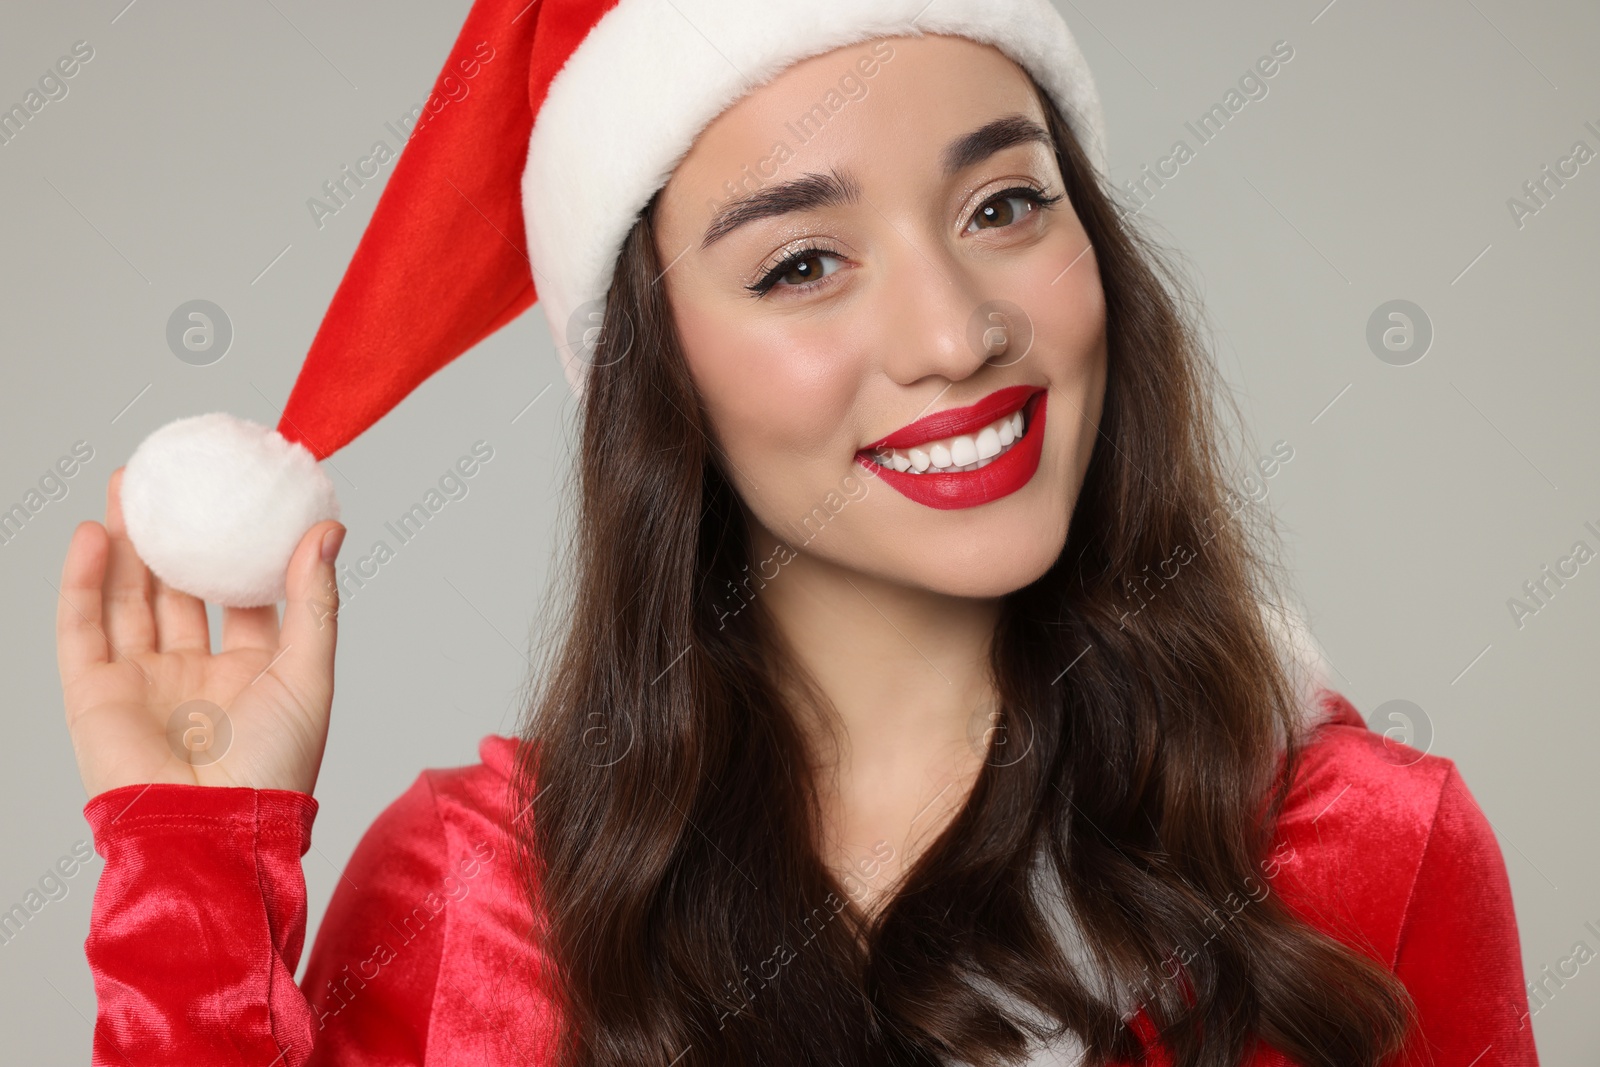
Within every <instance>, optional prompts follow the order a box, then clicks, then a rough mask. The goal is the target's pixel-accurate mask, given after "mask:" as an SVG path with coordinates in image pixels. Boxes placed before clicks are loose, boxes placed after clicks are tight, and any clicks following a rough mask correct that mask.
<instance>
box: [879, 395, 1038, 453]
mask: <svg viewBox="0 0 1600 1067" xmlns="http://www.w3.org/2000/svg"><path fill="white" fill-rule="evenodd" d="M1042 392H1044V389H1043V388H1042V387H1041V386H1037V385H1008V386H1006V387H1005V388H1004V389H996V390H995V391H994V392H992V393H990V394H989V395H988V396H986V397H984V398H983V399H982V400H980V401H978V402H977V403H976V404H971V405H969V406H967V407H964V408H951V409H950V410H948V411H936V412H934V413H933V414H932V415H926V416H924V417H923V418H920V419H918V420H917V421H916V422H913V423H910V424H908V425H906V426H902V427H900V429H898V430H896V431H895V432H894V433H892V434H890V435H889V436H888V437H885V438H883V439H882V440H879V441H874V442H872V444H870V445H868V446H867V447H866V448H865V449H864V450H863V451H866V452H874V451H877V450H878V449H883V448H910V447H912V446H913V445H920V444H922V443H924V442H926V441H936V440H938V439H939V438H941V437H956V436H958V435H960V434H964V433H971V432H972V431H974V430H979V429H982V428H983V427H985V426H987V425H989V423H991V422H994V421H996V420H998V419H1002V418H1004V417H1005V416H1007V415H1010V414H1011V413H1012V412H1015V411H1020V410H1021V409H1022V407H1023V405H1024V404H1026V403H1027V402H1028V401H1029V400H1031V399H1032V398H1033V397H1034V396H1035V395H1036V394H1038V393H1042Z"/></svg>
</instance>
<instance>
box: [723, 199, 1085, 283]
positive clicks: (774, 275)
mask: <svg viewBox="0 0 1600 1067" xmlns="http://www.w3.org/2000/svg"><path fill="white" fill-rule="evenodd" d="M1017 198H1021V199H1025V200H1027V201H1028V202H1029V203H1031V204H1033V205H1034V207H1035V208H1039V209H1043V208H1049V207H1053V206H1054V205H1056V204H1059V203H1060V202H1061V201H1062V200H1063V199H1065V196H1064V194H1062V193H1056V194H1053V195H1052V194H1049V193H1045V192H1044V191H1042V190H1040V189H1035V188H1034V187H1033V186H1031V185H1019V186H1016V187H1014V188H1011V189H1002V190H1001V191H1000V192H998V193H996V194H995V195H994V196H991V197H990V198H989V199H988V200H985V201H984V202H983V204H982V205H980V206H979V208H978V211H980V212H981V211H982V210H983V209H984V208H986V207H988V206H989V205H990V204H994V203H997V202H999V201H1003V200H1012V199H1017ZM973 217H974V218H976V217H977V216H976V215H974V216H973ZM990 228H991V229H1005V228H1006V227H1004V226H1001V227H990ZM819 255H823V256H838V255H839V253H837V252H835V251H834V250H833V249H831V248H821V247H818V246H815V245H813V246H812V247H810V248H803V249H801V250H800V251H798V252H795V253H794V254H793V255H791V256H789V257H787V258H786V259H784V260H783V261H782V262H781V263H779V264H778V265H777V266H775V267H773V268H772V269H771V270H769V271H768V272H767V273H766V274H765V275H764V276H763V277H762V279H761V280H760V281H758V282H756V283H755V284H754V285H747V286H745V288H746V289H748V290H749V291H750V293H751V295H753V296H754V297H755V298H756V299H757V300H759V299H761V298H762V297H764V296H766V295H767V293H769V292H771V291H772V290H773V289H775V288H778V279H779V278H781V277H783V276H784V275H785V274H787V273H789V271H791V270H793V269H794V268H795V266H796V265H797V264H800V263H803V262H805V261H806V260H808V259H810V258H812V257H813V256H819ZM823 277H824V278H826V277H827V276H826V275H824V276H823ZM821 280H822V279H818V280H817V281H810V282H805V283H804V284H801V285H786V286H783V287H782V288H785V289H792V290H796V291H799V292H804V291H806V290H807V289H809V288H811V287H812V286H814V285H816V284H818V283H819V282H820V281H821Z"/></svg>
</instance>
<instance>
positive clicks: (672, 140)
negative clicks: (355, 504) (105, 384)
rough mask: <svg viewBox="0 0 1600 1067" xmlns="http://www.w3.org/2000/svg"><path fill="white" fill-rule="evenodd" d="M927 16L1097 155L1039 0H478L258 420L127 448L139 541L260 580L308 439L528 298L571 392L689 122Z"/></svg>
mask: <svg viewBox="0 0 1600 1067" xmlns="http://www.w3.org/2000/svg"><path fill="white" fill-rule="evenodd" d="M928 33H933V34H948V35H953V36H960V37H965V38H969V39H972V40H976V41H980V42H983V43H986V44H990V45H993V46H994V47H995V48H997V49H999V50H1000V51H1001V52H1002V53H1004V54H1005V55H1007V56H1009V57H1010V58H1011V59H1012V60H1014V61H1015V62H1016V63H1017V64H1018V65H1019V66H1021V67H1022V68H1023V69H1025V70H1027V71H1028V72H1029V73H1030V74H1032V75H1033V77H1034V78H1035V80H1037V81H1038V82H1039V84H1040V85H1041V86H1043V87H1044V89H1045V90H1046V91H1047V92H1048V93H1050V95H1051V96H1052V97H1053V98H1054V101H1055V102H1056V104H1057V105H1058V106H1059V107H1060V108H1061V109H1062V111H1063V113H1064V114H1065V115H1066V117H1067V119H1068V121H1069V123H1071V125H1072V128H1073V131H1074V133H1075V135H1076V136H1077V137H1078V139H1079V140H1080V141H1081V142H1082V144H1083V146H1084V149H1085V151H1086V152H1087V154H1088V157H1089V159H1090V160H1091V162H1092V163H1093V164H1094V166H1095V167H1096V168H1097V169H1098V170H1100V171H1101V172H1102V173H1104V170H1105V147H1104V134H1103V129H1102V126H1103V120H1102V117H1101V109H1100V102H1099V97H1098V95H1097V93H1096V91H1095V87H1094V82H1093V79H1092V78H1091V77H1090V74H1089V70H1088V67H1087V66H1086V65H1085V63H1084V60H1083V56H1082V54H1081V53H1080V52H1079V50H1078V46H1077V43H1076V42H1075V41H1074V40H1073V37H1072V34H1071V32H1070V31H1069V30H1068V29H1067V25H1066V23H1065V22H1064V21H1062V18H1061V15H1060V14H1059V13H1058V12H1057V11H1056V9H1055V7H1054V6H1052V4H1051V3H1050V2H1049V0H810V2H809V3H803V4H754V3H740V2H737V0H533V2H532V3H529V2H527V0H477V2H475V3H474V4H473V6H472V10H471V11H470V12H469V13H468V15H467V20H466V24H465V25H464V26H463V27H462V30H461V34H460V36H459V38H458V39H457V41H456V44H455V47H454V49H453V50H452V51H451V54H450V58H449V60H448V61H447V62H446V63H445V66H444V70H443V71H442V72H441V74H440V76H439V79H438V82H437V83H436V86H435V91H434V93H433V95H432V96H431V97H430V98H429V101H428V104H427V106H426V108H425V112H424V114H423V116H422V117H421V119H420V121H419V123H418V125H417V127H416V129H415V131H414V132H413V134H412V136H411V138H410V140H409V141H408V142H407V144H406V147H405V151H404V153H403V154H402V156H401V158H400V159H399V161H398V162H397V163H396V165H395V169H394V173H393V174H392V175H391V176H390V178H389V183H388V185H387V186H386V187H385V189H384V191H383V195H382V197H380V199H379V201H378V205H377V208H376V210H375V211H374V214H373V216H372V220H371V222H370V223H369V224H368V226H367V229H366V232H365V234H364V235H363V236H362V239H361V243H360V245H359V246H358V247H357V249H356V253H355V256H354V257H353V258H352V259H351V261H350V266H349V268H348V269H347V270H346V272H345V275H344V278H343V280H342V281H341V282H340V284H339V288H338V291H337V292H336V293H335V294H334V298H333V301H332V303H331V304H330V306H329V308H328V312H327V314H326V316H325V317H324V318H323V320H322V325H321V327H320V328H319V329H318V331H317V335H316V338H315V340H314V341H313V342H312V345H311V349H310V351H309V352H308V353H307V355H306V359H305V362H304V364H303V365H302V366H301V368H300V374H299V377H298V378H297V379H296V381H295V384H294V388H293V390H292V391H291V392H290V394H289V399H288V402H287V403H286V404H285V405H284V409H283V413H282V417H281V418H280V419H279V420H278V425H277V428H276V429H270V428H268V427H265V426H261V425H258V424H255V423H252V422H248V421H246V420H243V419H239V418H236V417H234V416H232V415H229V414H227V413H224V412H214V413H211V414H207V415H198V416H193V417H190V418H184V419H178V420H176V421H174V422H171V423H168V424H167V425H165V426H162V427H161V428H159V429H157V430H156V431H155V432H153V433H152V434H151V435H150V436H149V437H148V438H146V439H145V440H144V441H143V442H142V443H141V444H140V445H139V447H138V448H137V449H136V450H135V451H134V454H133V455H132V457H130V459H129V460H128V463H127V467H126V470H125V471H124V474H123V482H122V506H123V511H124V515H125V518H126V522H127V529H128V536H129V538H130V539H131V540H132V542H133V544H134V547H135V548H136V549H137V550H138V552H139V555H140V556H141V557H142V558H143V559H144V561H145V563H146V564H147V565H148V566H149V567H150V569H151V570H152V571H153V572H154V573H155V574H156V575H157V576H159V577H160V578H161V579H162V580H163V581H164V582H166V583H167V584H168V585H170V586H173V587H174V588H177V589H180V590H183V591H185V592H188V593H192V594H194V595H195V596H198V597H201V598H203V599H205V600H209V601H214V602H216V603H219V604H223V605H230V606H235V607H252V606H257V605H262V604H271V603H276V602H278V601H280V600H282V599H283V597H284V577H285V571H286V569H287V567H288V562H289V558H290V556H291V555H292V554H293V551H294V548H295V546H296V544H298V542H299V540H300V538H301V537H302V536H303V535H304V533H305V531H306V530H308V529H310V528H311V527H312V526H313V525H315V524H316V523H318V522H321V521H324V520H326V519H336V518H338V516H339V505H338V501H337V499H336V496H335V493H334V489H333V483H332V481H331V480H330V479H329V478H328V477H327V475H326V473H325V472H324V471H323V470H322V468H321V467H320V466H319V463H318V461H320V460H322V459H324V458H326V457H328V456H329V455H331V454H333V453H334V452H336V451H337V450H338V449H340V448H342V447H344V446H345V445H346V444H348V443H349V442H350V441H352V440H354V439H355V438H356V437H357V436H359V435H360V434H361V433H362V432H363V431H364V430H366V429H367V427H369V426H371V425H373V424H374V423H375V422H377V421H378V420H379V419H380V418H382V417H383V416H384V415H385V414H386V413H387V412H388V411H389V410H390V409H392V408H393V407H394V406H395V405H397V404H398V403H400V401H401V400H403V399H404V398H405V397H406V396H407V395H408V394H409V393H410V392H411V390H413V389H415V388H416V387H417V386H418V385H419V384H421V383H422V381H423V380H424V379H426V378H428V377H429V376H430V375H432V374H433V373H434V372H435V371H437V370H439V369H440V368H441V367H443V366H444V365H445V364H446V363H449V362H450V361H451V360H453V359H454V358H455V357H456V356H458V355H460V354H461V353H462V352H465V351H466V350H467V349H469V348H471V347H472V346H473V345H475V344H477V343H478V342H479V341H481V340H482V339H483V338H485V337H487V336H488V335H489V334H491V333H493V332H495V331H496V330H498V329H499V328H500V327H501V326H504V325H505V324H506V323H508V322H510V321H511V320H512V319H514V318H516V317H517V316H518V315H520V314H521V313H522V312H523V311H524V310H526V309H527V307H528V306H529V305H530V304H532V303H533V302H534V301H535V300H536V299H537V300H538V301H539V302H540V303H541V305H542V306H543V308H544V313H545V317H546V320H547V322H548V323H549V326H550V332H551V334H552V336H553V337H554V339H555V343H556V349H557V351H558V352H559V353H560V355H561V360H562V366H563V370H564V371H565V375H566V378H567V381H568V383H569V384H570V385H571V386H572V388H573V389H574V390H576V391H579V392H581V391H582V389H583V383H584V374H585V370H586V367H587V363H586V362H585V359H584V354H583V352H582V350H581V349H582V345H581V344H579V343H574V340H573V339H572V338H571V337H569V331H571V328H572V324H573V323H574V321H576V322H577V323H578V324H579V325H580V326H581V325H584V324H588V323H592V324H594V325H598V323H599V314H598V312H599V309H600V308H601V307H602V306H603V301H604V298H605V295H606V293H607V291H608V290H609V288H610V282H611V274H612V270H613V268H614V266H615V264H616V261H617V258H618V255H619V254H620V250H621V247H622V242H623V239H624V238H625V237H626V235H627V233H628V231H629V229H630V228H631V227H632V225H633V223H634V221H635V220H636V218H637V217H638V214H639V212H640V211H641V210H642V209H643V208H644V206H645V205H646V204H647V203H648V202H649V200H650V198H651V197H652V196H653V195H654V194H655V193H656V192H657V191H658V190H659V189H660V188H661V187H662V186H664V185H665V184H666V182H667V180H668V178H670V176H671V174H672V172H673V169H674V168H675V167H676V166H677V164H678V162H679V161H680V160H681V159H682V158H683V156H684V154H685V153H687V151H688V150H689V148H690V146H691V145H692V143H693V142H694V140H695V138H696V137H697V136H698V135H699V133H700V131H701V130H703V129H704V128H705V127H706V126H707V125H708V124H709V123H710V122H711V121H712V120H713V119H714V118H716V116H717V115H718V114H719V113H721V112H722V111H723V110H724V109H725V108H727V107H728V106H729V105H730V104H732V103H734V102H735V101H737V100H738V99H739V98H740V97H742V96H743V95H745V94H746V93H748V92H749V91H750V90H752V89H754V88H756V87H758V86H760V85H762V84H764V83H765V82H767V81H770V80H771V79H772V78H773V77H775V76H776V75H777V74H779V73H780V72H782V71H783V70H784V69H786V68H787V67H789V66H791V65H792V64H794V63H795V62H797V61H799V60H802V59H806V58H808V57H810V56H814V55H820V54H822V53H824V52H829V51H832V50H833V49H835V48H840V47H843V46H846V45H849V44H852V43H855V42H858V41H867V40H872V39H875V38H879V37H897V36H916V35H921V34H928ZM467 76H470V78H471V89H470V92H469V93H468V94H467V95H466V96H460V95H459V82H460V81H461V80H462V79H463V78H464V77H467Z"/></svg>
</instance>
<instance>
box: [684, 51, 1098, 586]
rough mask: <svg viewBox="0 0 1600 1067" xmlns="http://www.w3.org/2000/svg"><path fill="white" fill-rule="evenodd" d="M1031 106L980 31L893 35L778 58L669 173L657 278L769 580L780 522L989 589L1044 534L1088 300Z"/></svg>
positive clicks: (1057, 489)
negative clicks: (770, 74) (782, 66)
mask: <svg viewBox="0 0 1600 1067" xmlns="http://www.w3.org/2000/svg"><path fill="white" fill-rule="evenodd" d="M1045 128H1046V127H1045V115H1044V112H1043V110H1042V108H1041V107H1040V105H1039V103H1038V101H1037V100H1036V99H1035V96H1034V93H1033V89H1032V86H1031V85H1030V83H1029V81H1028V79H1027V77H1026V75H1025V74H1024V73H1023V71H1022V69H1021V68H1020V67H1018V66H1016V65H1015V64H1014V63H1013V62H1012V61H1011V60H1010V59H1008V58H1006V57H1005V56H1004V55H1003V54H1002V53H1000V52H999V51H997V50H996V49H993V48H991V47H989V46H987V45H983V44H979V43H976V42H973V41H969V40H966V39H964V38H958V37H949V36H939V35H930V36H925V37H896V38H889V39H881V40H878V41H869V42H864V43H860V44H856V45H851V46H849V47H846V48H841V49H838V50H836V51H833V52H830V53H827V54H825V55H821V56H817V57H813V58H811V59H808V60H805V61H803V62H801V63H798V64H795V65H794V66H792V67H790V68H789V69H788V70H786V71H784V72H783V73H782V74H780V75H779V76H778V77H777V78H776V79H774V80H773V81H771V82H769V83H768V84H766V85H765V86H763V87H761V88H760V89H758V90H756V91H754V92H752V93H751V94H749V95H748V96H746V97H744V98H743V99H741V100H740V101H739V102H738V103H736V104H735V105H734V106H733V107H731V108H729V109H728V110H727V111H725V112H723V113H722V114H721V115H719V116H718V117H717V118H716V119H715V120H714V121H713V122H712V123H711V124H710V125H709V126H707V127H706V129H705V130H704V131H702V133H701V135H700V137H699V138H698V139H697V140H696V142H695V144H694V145H693V147H692V148H691V149H690V151H689V153H688V155H687V156H686V157H685V158H684V160H683V161H682V162H681V163H680V164H679V166H678V168H677V170H676V171H675V172H674V173H673V175H672V178H671V180H670V181H669V182H668V183H667V185H666V187H665V188H664V190H663V192H662V196H661V200H660V203H659V204H658V215H657V231H656V232H657V241H658V246H657V253H658V255H659V257H660V262H661V264H662V265H663V266H664V267H665V272H664V274H663V276H662V279H661V284H664V285H666V286H667V295H668V298H669V300H670V302H671V306H672V309H673V315H674V319H675V322H676V326H677V330H678V334H679V337H680V339H681V341H682V344H683V347H684V352H685V355H686V358H687V360H688V364H689V371H690V374H691V375H692V377H693V379H694V382H695V384H696V386H697V388H698V389H699V391H700V394H701V396H702V397H703V399H704V402H705V405H706V409H707V412H708V415H709V418H710V421H711V427H712V432H713V435H714V437H715V441H714V444H715V447H716V449H717V451H718V453H719V454H720V457H721V459H722V462H723V467H724V469H725V470H726V471H727V472H728V475H729V477H730V479H731V481H732V482H733V484H734V486H735V488H736V489H737V491H738V492H739V494H740V496H741V498H742V499H743V500H744V501H745V503H746V505H747V506H748V507H749V509H750V511H751V513H752V514H753V516H754V517H755V519H756V520H757V522H758V524H759V529H757V530H756V531H755V534H756V537H757V548H758V549H761V550H763V553H762V556H761V557H758V558H760V559H762V560H763V561H768V560H770V562H763V564H762V566H761V567H760V568H759V569H761V570H762V571H763V577H766V578H769V579H770V578H772V577H773V576H774V575H773V573H772V571H773V569H774V568H775V567H776V566H778V565H781V564H782V563H785V562H787V561H788V560H787V558H785V556H784V555H783V552H784V551H785V550H784V549H782V548H780V547H778V545H777V544H776V543H778V542H781V543H782V544H784V545H787V546H788V548H789V549H792V550H793V551H794V552H798V553H805V554H808V555H810V556H812V557H815V558H816V559H819V560H825V561H828V562H831V563H833V564H836V565H838V566H840V567H843V568H846V569H848V570H851V571H855V572H858V573H861V574H864V575H868V576H872V577H875V578H878V579H882V580H885V581H889V582H894V583H897V584H902V585H907V586H913V587H920V588H923V589H927V590H930V591H935V592H940V593H945V594H950V595H957V596H974V597H995V596H1000V595H1003V594H1005V593H1008V592H1010V591H1012V590H1014V589H1018V588H1020V587H1022V586H1023V585H1026V584H1027V583H1029V582H1031V581H1032V580H1034V579H1035V578H1037V577H1038V576H1040V575H1041V574H1043V573H1044V571H1045V570H1046V569H1048V568H1049V566H1050V565H1051V563H1053V562H1054V561H1055V559H1056V557H1057V556H1058V555H1059V554H1060V551H1061V548H1062V546H1063V545H1064V544H1065V541H1066V535H1067V524H1068V521H1069V519H1070V518H1071V514H1072V508H1073V503H1074V501H1075V500H1076V499H1077V495H1078V490H1079V487H1080V486H1081V485H1082V482H1083V475H1084V471H1085V469H1086V468H1087V465H1088V461H1089V455H1090V451H1091V449H1092V447H1093V444H1094V440H1095V435H1096V432H1097V426H1098V423H1099V418H1100V410H1101V402H1102V399H1103V397H1104V392H1105V375H1106V342H1105V301H1104V295H1103V293H1102V291H1101V286H1100V276H1099V271H1098V269H1097V266H1096V263H1095V256H1094V252H1093V250H1092V249H1091V248H1090V247H1089V239H1088V236H1087V234H1086V233H1085V232H1084V229H1083V227H1082V225H1081V224H1080V223H1079V221H1078V218H1077V216H1076V214H1075V213H1074V211H1073V207H1072V205H1071V203H1069V202H1068V200H1067V199H1066V197H1065V195H1064V194H1065V190H1064V188H1063V185H1062V179H1061V174H1060V172H1059V170H1058V168H1057V166H1056V162H1055V157H1054V154H1053V152H1052V150H1051V146H1050V144H1049V142H1048V140H1047V136H1046V134H1045V132H1044V131H1045ZM1054 197H1060V199H1059V201H1057V202H1055V203H1053V204H1049V203H1048V201H1049V200H1050V198H1054ZM1041 199H1042V200H1043V201H1044V202H1041ZM741 204H742V210H741V209H740V207H741ZM730 212H731V213H730ZM708 242H709V243H708ZM1019 422H1020V423H1021V424H1022V425H1023V431H1024V432H1023V435H1022V436H1021V437H1020V438H1018V437H1016V436H1015V431H1016V429H1017V427H1018V425H1019ZM997 450H998V452H997ZM897 468H899V469H897ZM957 468H961V469H957ZM919 471H920V473H919ZM768 548H772V549H775V550H776V553H777V555H776V559H772V557H771V556H769V555H768V554H767V553H766V551H764V550H765V549H768ZM751 569H752V570H756V569H758V568H757V566H756V565H755V564H754V562H753V563H752V568H751Z"/></svg>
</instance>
